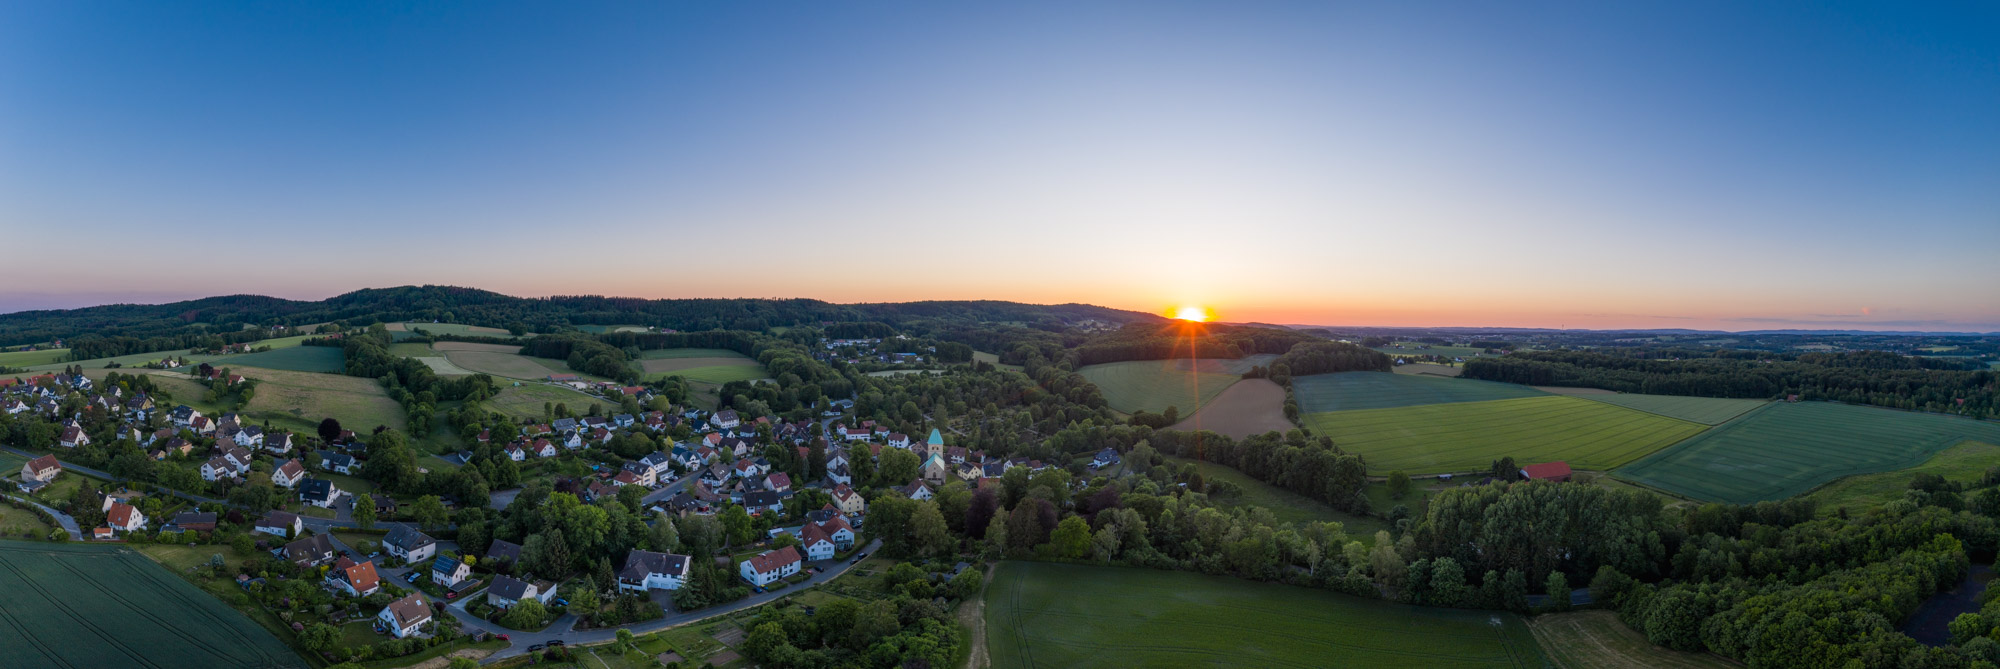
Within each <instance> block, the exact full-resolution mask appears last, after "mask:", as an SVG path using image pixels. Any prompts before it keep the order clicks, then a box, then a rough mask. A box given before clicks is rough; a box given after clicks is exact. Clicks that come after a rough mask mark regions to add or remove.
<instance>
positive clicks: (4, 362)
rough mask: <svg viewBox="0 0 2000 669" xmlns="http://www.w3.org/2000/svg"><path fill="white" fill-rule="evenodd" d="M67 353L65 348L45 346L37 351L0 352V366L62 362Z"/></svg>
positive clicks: (27, 365) (67, 350)
mask: <svg viewBox="0 0 2000 669" xmlns="http://www.w3.org/2000/svg"><path fill="white" fill-rule="evenodd" d="M66 355H69V349H66V348H45V349H42V350H39V351H7V352H5V353H0V367H29V366H33V365H51V364H58V363H61V362H62V359H63V356H66Z"/></svg>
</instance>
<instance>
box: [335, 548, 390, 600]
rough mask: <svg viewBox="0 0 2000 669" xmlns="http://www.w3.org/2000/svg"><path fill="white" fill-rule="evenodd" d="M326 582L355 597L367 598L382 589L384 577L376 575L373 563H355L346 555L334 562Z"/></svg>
mask: <svg viewBox="0 0 2000 669" xmlns="http://www.w3.org/2000/svg"><path fill="white" fill-rule="evenodd" d="M326 582H327V585H331V586H333V587H335V588H337V589H339V590H341V591H342V592H346V593H347V594H348V595H351V596H354V597H367V596H369V595H372V594H375V591H377V590H381V589H382V576H381V575H380V574H378V573H376V571H375V563H374V562H373V561H369V562H355V561H354V559H353V558H349V557H347V556H345V555H343V556H341V557H340V559H339V560H336V561H334V563H333V569H332V570H329V571H328V572H327V573H326Z"/></svg>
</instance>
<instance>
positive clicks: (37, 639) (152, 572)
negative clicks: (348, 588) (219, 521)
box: [0, 542, 306, 669]
mask: <svg viewBox="0 0 2000 669" xmlns="http://www.w3.org/2000/svg"><path fill="white" fill-rule="evenodd" d="M57 583H60V584H65V585H63V586H62V587H60V588H57V587H52V586H51V585H50V584H57ZM0 588H5V589H6V592H7V593H9V597H8V600H7V606H6V607H4V608H0V639H7V640H8V643H4V644H0V666H7V667H148V668H152V669H182V668H186V669H208V668H210V667H305V666H306V664H305V662H304V660H302V659H300V658H299V657H298V656H297V655H295V654H293V653H292V651H291V650H290V649H289V648H287V647H286V646H285V645H284V643H282V642H280V641H279V640H278V639H277V638H276V637H273V636H271V633H270V632H267V631H265V630H264V629H263V628H261V627H258V626H257V624H256V623H254V622H251V621H250V619H248V618H245V617H243V615H242V614H239V613H237V612H236V611H233V610H231V609H229V608H228V607H227V606H224V605H223V604H222V602H221V601H218V600H216V599H215V598H213V597H210V596H209V595H208V594H207V593H205V592H202V591H201V590H200V589H199V588H196V587H195V586H194V585H193V584H190V583H188V582H186V581H183V580H181V579H179V578H177V577H175V576H174V575H173V574H171V573H168V572H167V570H166V569H164V568H161V567H160V566H159V565H156V564H153V562H152V561H150V560H147V559H146V558H145V557H144V556H142V555H140V554H139V553H137V552H135V551H132V550H130V549H127V548H123V547H117V546H86V545H65V544H39V543H34V544H30V543H18V542H0Z"/></svg>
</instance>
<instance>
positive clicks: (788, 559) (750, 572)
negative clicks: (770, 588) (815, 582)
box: [737, 546, 805, 586]
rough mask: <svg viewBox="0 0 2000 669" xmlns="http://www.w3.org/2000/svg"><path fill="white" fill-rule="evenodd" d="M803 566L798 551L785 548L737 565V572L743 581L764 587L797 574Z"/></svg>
mask: <svg viewBox="0 0 2000 669" xmlns="http://www.w3.org/2000/svg"><path fill="white" fill-rule="evenodd" d="M804 564H805V563H804V562H803V561H802V560H801V559H800V558H799V552H798V550H797V549H794V548H793V547H791V546H786V547H784V548H780V549H778V550H774V551H764V552H763V553H759V554H758V555H757V556H756V557H752V558H750V559H748V560H744V561H743V563H742V564H741V565H738V567H737V571H738V573H741V574H742V575H743V580H745V581H749V582H750V583H751V584H753V585H757V586H766V585H770V584H772V583H774V582H776V581H778V579H782V578H785V577H787V576H791V575H793V574H797V573H799V568H800V567H803V566H804Z"/></svg>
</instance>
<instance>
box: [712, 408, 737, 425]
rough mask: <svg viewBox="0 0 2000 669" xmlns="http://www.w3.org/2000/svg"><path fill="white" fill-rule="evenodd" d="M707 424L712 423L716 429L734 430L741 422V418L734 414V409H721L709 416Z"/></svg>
mask: <svg viewBox="0 0 2000 669" xmlns="http://www.w3.org/2000/svg"><path fill="white" fill-rule="evenodd" d="M708 424H710V425H714V426H715V429H718V430H734V429H736V428H737V427H738V426H740V425H742V424H743V419H742V418H740V417H738V416H737V415H736V410H735V409H723V410H721V411H717V412H715V415H713V416H709V417H708Z"/></svg>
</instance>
